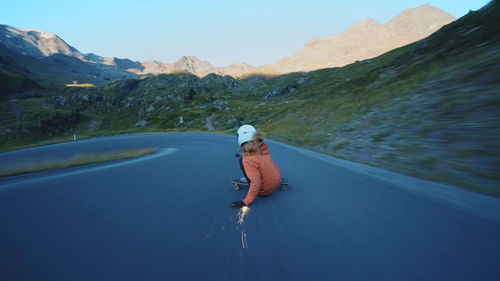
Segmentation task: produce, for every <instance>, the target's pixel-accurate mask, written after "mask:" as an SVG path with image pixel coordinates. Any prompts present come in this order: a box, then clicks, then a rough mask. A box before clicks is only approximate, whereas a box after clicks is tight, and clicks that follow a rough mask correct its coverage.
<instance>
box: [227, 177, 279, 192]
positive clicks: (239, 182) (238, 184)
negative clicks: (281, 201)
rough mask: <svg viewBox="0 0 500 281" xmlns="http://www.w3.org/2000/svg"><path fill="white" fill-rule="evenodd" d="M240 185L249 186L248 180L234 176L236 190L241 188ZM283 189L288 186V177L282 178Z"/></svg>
mask: <svg viewBox="0 0 500 281" xmlns="http://www.w3.org/2000/svg"><path fill="white" fill-rule="evenodd" d="M240 186H248V182H242V181H241V180H240V179H238V178H233V188H234V190H238V189H240ZM280 187H281V190H286V189H287V188H288V179H286V178H282V179H281V184H280Z"/></svg>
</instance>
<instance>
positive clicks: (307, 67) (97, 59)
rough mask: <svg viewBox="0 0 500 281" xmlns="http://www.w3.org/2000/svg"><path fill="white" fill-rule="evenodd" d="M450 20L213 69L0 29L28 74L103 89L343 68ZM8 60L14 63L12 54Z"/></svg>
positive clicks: (427, 13)
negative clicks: (169, 79) (165, 79)
mask: <svg viewBox="0 0 500 281" xmlns="http://www.w3.org/2000/svg"><path fill="white" fill-rule="evenodd" d="M454 20H455V18H453V17H452V16H451V15H449V14H448V13H445V12H443V11H442V10H440V9H438V8H434V7H431V6H430V5H429V4H426V5H423V6H420V7H417V8H414V9H407V10H405V11H403V12H402V13H401V14H400V15H398V16H397V17H395V18H394V19H392V20H391V21H389V22H388V23H386V24H384V25H381V24H379V23H377V22H376V21H374V20H373V19H371V18H368V19H365V20H363V21H361V22H358V23H356V24H354V25H353V26H351V27H350V28H349V29H348V30H347V31H345V32H344V33H341V34H334V35H331V36H328V37H324V38H314V39H312V40H310V41H308V42H307V43H306V44H305V45H304V47H303V48H302V49H301V50H300V51H299V52H297V53H296V54H294V55H293V56H292V57H290V58H284V59H282V60H280V61H278V62H276V63H274V64H268V65H264V66H260V67H254V66H251V65H248V64H246V63H242V64H231V65H229V66H227V67H215V66H213V65H211V64H210V63H209V62H207V61H202V60H200V59H198V58H196V57H194V56H183V57H181V58H180V59H179V60H178V61H177V62H174V63H165V62H160V61H145V62H138V61H133V60H130V59H127V58H116V57H113V58H107V57H101V56H99V55H96V54H93V53H88V54H84V53H82V52H80V51H78V50H77V49H76V48H74V47H72V46H70V45H69V44H67V43H66V42H65V41H64V40H63V39H61V38H60V37H58V36H57V35H55V34H54V33H51V32H47V31H43V30H37V29H21V28H15V27H11V26H8V25H0V44H3V45H4V46H5V47H6V48H7V49H9V50H11V51H13V52H14V53H16V54H18V55H20V56H22V59H19V58H16V60H20V61H22V62H21V66H22V67H24V68H26V69H27V70H28V71H29V72H31V73H34V74H38V73H40V74H41V76H42V77H44V79H56V80H57V79H59V80H61V81H59V82H66V83H67V82H70V81H73V80H78V81H84V82H91V83H97V84H103V83H106V82H109V81H112V80H116V79H125V78H132V77H138V76H141V75H157V74H161V73H173V72H178V71H189V72H191V73H193V74H195V75H197V76H200V77H202V76H205V75H207V74H210V73H215V74H218V75H230V76H233V77H241V76H245V75H252V74H258V75H261V74H284V73H290V72H300V71H312V70H316V69H321V68H328V67H337V66H344V65H347V64H350V63H353V62H355V61H358V60H364V59H369V58H372V57H376V56H378V55H381V54H383V53H385V52H388V51H390V50H392V49H395V48H397V47H401V46H403V45H406V44H409V43H412V42H414V41H417V40H420V39H422V38H424V37H427V36H428V35H430V34H432V33H433V32H435V31H436V30H438V29H439V28H441V27H442V26H443V25H446V24H448V23H450V22H452V21H454ZM0 50H1V49H0ZM0 55H2V53H1V52H0ZM4 55H5V54H4ZM9 56H10V57H12V54H9ZM28 57H31V58H34V59H37V60H40V61H36V60H33V59H29V58H28ZM45 64H46V65H45Z"/></svg>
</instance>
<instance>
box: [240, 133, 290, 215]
mask: <svg viewBox="0 0 500 281" xmlns="http://www.w3.org/2000/svg"><path fill="white" fill-rule="evenodd" d="M237 137H238V144H239V145H240V148H241V158H240V167H241V168H242V171H243V174H244V175H245V177H244V178H242V179H241V181H243V182H244V181H247V182H248V183H249V184H250V187H249V189H248V193H247V195H246V197H245V198H244V199H243V200H242V201H234V202H233V203H232V204H231V205H232V206H233V207H235V208H241V207H243V206H248V205H250V204H252V202H253V201H254V200H255V197H257V195H259V196H267V195H269V194H271V193H273V192H274V191H275V190H276V189H277V188H278V186H280V184H281V171H280V169H279V167H278V166H277V165H276V164H275V163H274V161H273V159H272V157H271V154H270V152H269V148H268V147H267V144H266V143H265V142H264V138H263V137H262V134H261V133H260V132H257V130H255V128H254V127H253V126H251V125H243V126H241V127H240V128H239V129H238V133H237Z"/></svg>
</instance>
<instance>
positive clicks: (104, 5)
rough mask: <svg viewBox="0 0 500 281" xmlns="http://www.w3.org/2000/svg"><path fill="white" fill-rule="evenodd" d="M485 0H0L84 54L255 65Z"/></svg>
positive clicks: (16, 17)
mask: <svg viewBox="0 0 500 281" xmlns="http://www.w3.org/2000/svg"><path fill="white" fill-rule="evenodd" d="M488 2H489V0H379V1H369V0H351V1H345V0H343V1H334V0H301V1H297V0H248V1H239V0H228V1H225V0H207V1H201V0H198V1H195V0H176V1H170V0H163V1H162V0H142V1H141V0H111V1H106V0H86V1H73V0H0V23H1V24H8V25H11V26H14V27H19V28H34V29H42V30H46V31H50V32H53V33H55V34H57V35H58V36H59V37H61V38H62V39H64V40H65V41H66V42H67V43H68V44H70V45H72V46H74V47H75V48H77V49H78V50H80V51H81V52H84V53H90V52H92V53H96V54H98V55H101V56H105V57H113V56H114V57H120V58H130V59H133V60H139V61H145V60H159V61H163V62H170V63H171V62H175V61H177V60H178V59H179V58H180V57H181V56H183V55H191V56H196V57H198V58H200V59H202V60H207V61H209V62H210V63H211V64H213V65H216V66H226V65H228V64H230V63H241V62H247V63H249V64H252V65H255V66H258V65H262V64H266V63H272V62H275V61H278V60H280V59H282V58H283V57H286V56H291V55H293V54H294V53H295V52H297V51H298V50H299V49H300V48H301V47H302V46H303V45H304V44H305V43H306V42H307V41H308V40H310V39H311V38H313V37H324V36H328V35H332V34H336V33H341V32H344V31H345V30H347V29H348V28H349V26H351V25H352V24H354V23H356V22H358V21H360V20H363V19H365V18H368V17H372V18H373V19H375V20H376V21H377V22H379V23H381V24H384V23H386V22H387V21H389V20H390V19H392V18H394V17H395V16H397V15H398V14H399V13H401V12H402V11H403V10H405V9H407V8H415V7H418V6H421V5H423V4H425V3H429V4H431V5H432V6H434V7H437V8H440V9H442V10H444V11H445V12H448V13H450V14H451V15H452V16H454V17H455V18H459V17H461V16H463V15H465V14H466V13H467V12H468V11H469V10H477V9H479V8H481V7H482V6H484V5H486V4H487V3H488Z"/></svg>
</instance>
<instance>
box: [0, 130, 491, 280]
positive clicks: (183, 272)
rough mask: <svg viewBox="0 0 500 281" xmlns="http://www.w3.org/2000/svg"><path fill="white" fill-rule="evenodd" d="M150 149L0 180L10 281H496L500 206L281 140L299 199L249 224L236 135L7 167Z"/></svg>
mask: <svg viewBox="0 0 500 281" xmlns="http://www.w3.org/2000/svg"><path fill="white" fill-rule="evenodd" d="M144 146H158V147H160V148H162V149H161V150H160V151H159V152H157V153H156V154H153V155H150V156H146V157H142V158H138V159H133V160H121V161H115V162H111V163H103V164H96V165H90V166H85V167H78V168H70V169H65V170H59V171H50V172H42V173H37V174H31V175H23V176H16V177H10V178H5V179H0V280H5V281H8V280H16V281H17V280H24V281H28V280H148V281H152V280H500V219H498V218H499V216H498V213H500V212H497V211H498V208H499V207H500V201H499V200H498V199H496V198H491V197H486V196H481V195H477V194H472V193H468V192H464V191H463V190H460V189H455V188H453V187H446V188H447V189H448V191H447V194H445V195H441V196H438V195H435V194H433V192H424V191H425V190H427V191H428V190H432V188H437V187H434V185H435V184H433V183H430V182H425V181H419V180H414V179H411V178H408V177H405V176H401V175H395V174H391V173H385V174H384V172H380V171H379V172H380V173H379V174H377V173H378V172H376V171H377V169H371V168H368V167H366V166H362V165H358V164H353V163H349V162H345V161H340V160H335V159H333V158H330V157H324V156H321V155H318V154H315V153H312V152H307V151H301V150H300V149H294V148H290V147H288V146H285V145H281V144H278V143H274V142H271V143H270V144H269V147H270V150H271V155H272V156H273V158H274V160H275V162H277V164H278V165H279V166H280V168H281V170H282V172H283V174H284V175H285V176H286V177H287V178H288V179H289V180H290V186H289V190H287V191H281V190H278V191H277V192H275V193H273V194H272V195H271V196H269V197H267V198H258V199H257V200H256V201H255V202H254V204H252V205H251V206H250V207H251V210H250V211H249V212H248V213H246V214H245V216H244V217H243V218H242V220H243V221H242V222H241V223H240V222H239V218H240V217H239V214H238V210H235V209H232V208H231V207H230V203H231V202H232V201H233V200H240V199H242V198H243V197H244V195H245V192H246V190H245V189H242V190H239V191H235V190H233V189H232V185H231V178H232V177H233V176H240V175H241V172H240V171H239V167H238V164H237V160H238V159H237V158H236V157H235V152H236V149H237V147H236V146H237V144H236V138H235V137H231V136H225V135H217V134H198V133H191V134H189V133H184V134H181V133H180V134H141V135H124V136H115V137H103V138H96V139H91V140H85V141H79V142H73V143H65V144H58V145H51V146H46V147H39V148H32V149H26V150H22V151H16V152H9V153H2V154H0V161H1V163H8V162H9V161H13V160H15V159H20V158H23V157H27V158H46V157H50V156H51V155H71V154H73V153H75V152H77V151H78V152H79V151H100V150H109V149H116V148H128V147H144ZM384 175H386V176H384ZM384 177H385V178H386V179H384ZM404 181H406V183H402V182H404ZM412 182H413V185H414V187H415V188H413V189H412V188H410V187H409V186H410V185H411V183H412ZM415 185H416V186H415ZM436 186H438V185H436ZM446 188H444V187H443V189H446ZM450 198H451V199H450ZM460 198H463V200H462V199H460ZM470 198H473V201H474V203H473V204H472V203H471V204H469V203H467V202H468V200H469V199H470ZM483 207H484V208H483ZM481 208H482V209H481ZM490 210H491V212H493V213H491V212H490ZM495 212H496V213H495Z"/></svg>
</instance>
